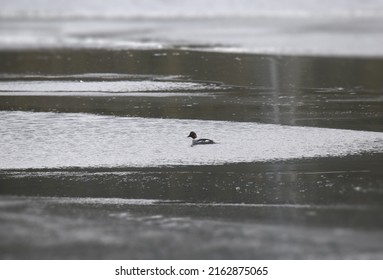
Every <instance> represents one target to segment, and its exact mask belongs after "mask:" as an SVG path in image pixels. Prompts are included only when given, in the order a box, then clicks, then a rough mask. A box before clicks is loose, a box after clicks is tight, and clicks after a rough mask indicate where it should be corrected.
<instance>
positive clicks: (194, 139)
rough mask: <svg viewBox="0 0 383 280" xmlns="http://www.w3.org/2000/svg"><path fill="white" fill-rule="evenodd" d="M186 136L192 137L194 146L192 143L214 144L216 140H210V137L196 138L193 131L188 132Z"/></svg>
mask: <svg viewBox="0 0 383 280" xmlns="http://www.w3.org/2000/svg"><path fill="white" fill-rule="evenodd" d="M188 137H191V138H192V139H193V140H192V146H194V145H206V144H216V142H214V141H213V140H210V139H206V138H200V139H197V134H196V133H195V132H194V131H192V132H190V134H189V136H188Z"/></svg>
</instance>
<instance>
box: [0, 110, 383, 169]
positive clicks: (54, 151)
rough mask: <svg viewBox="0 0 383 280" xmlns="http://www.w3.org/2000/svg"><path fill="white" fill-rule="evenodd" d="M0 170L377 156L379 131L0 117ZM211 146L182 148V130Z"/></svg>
mask: <svg viewBox="0 0 383 280" xmlns="http://www.w3.org/2000/svg"><path fill="white" fill-rule="evenodd" d="M0 127H1V129H0V136H1V138H0V139H1V142H0V147H1V149H0V157H1V158H2V160H1V164H0V168H1V169H18V168H21V169H27V168H60V167H145V166H147V167H150V166H168V165H200V164H205V165H206V164H209V165H211V164H227V163H238V162H257V161H272V160H287V159H297V158H310V157H328V156H333V157H336V156H338V157H339V156H346V155H352V154H358V153H368V152H369V153H371V152H376V153H381V152H382V151H383V133H381V132H363V131H351V130H340V129H325V128H313V127H296V126H295V127H292V126H281V125H272V124H259V123H246V122H225V121H206V120H177V119H154V118H153V119H145V118H129V117H111V116H94V115H90V114H58V113H27V112H6V111H3V112H0ZM192 130H193V131H197V133H199V132H201V136H205V135H206V136H209V137H211V138H213V139H215V140H216V141H217V142H218V144H215V145H202V146H194V147H190V144H191V141H190V138H189V139H188V138H186V136H187V135H188V132H189V131H192Z"/></svg>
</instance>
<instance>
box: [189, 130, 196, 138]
mask: <svg viewBox="0 0 383 280" xmlns="http://www.w3.org/2000/svg"><path fill="white" fill-rule="evenodd" d="M188 137H191V138H193V139H196V138H197V134H196V133H195V132H194V131H192V132H190V133H189V136H188Z"/></svg>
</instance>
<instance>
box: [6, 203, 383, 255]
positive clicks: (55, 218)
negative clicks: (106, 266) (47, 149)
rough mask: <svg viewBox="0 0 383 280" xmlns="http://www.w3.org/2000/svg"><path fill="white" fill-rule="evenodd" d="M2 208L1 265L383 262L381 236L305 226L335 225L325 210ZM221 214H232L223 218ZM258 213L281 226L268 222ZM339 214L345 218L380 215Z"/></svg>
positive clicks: (170, 205) (80, 205)
mask: <svg viewBox="0 0 383 280" xmlns="http://www.w3.org/2000/svg"><path fill="white" fill-rule="evenodd" d="M0 207H1V210H2V211H1V212H0V213H1V214H0V220H1V222H2V224H3V225H4V224H5V225H6V227H4V226H2V227H1V229H0V232H1V234H2V236H5V238H2V239H1V242H0V246H1V248H2V251H1V252H2V253H1V255H2V258H13V259H19V258H42V259H66V258H76V259H87V258H90V259H93V258H102V259H152V258H156V259H183V258H190V259H195V258H196V259H201V258H202V259H222V258H224V259H265V258H266V259H269V258H270V259H349V258H352V259H379V258H382V251H383V248H382V245H381V244H382V242H381V241H382V230H381V229H377V228H371V229H370V230H368V231H364V230H359V229H357V230H355V229H352V228H348V227H343V226H342V225H343V223H340V224H338V226H337V227H332V226H323V225H322V226H321V227H317V226H315V225H312V226H310V227H307V226H306V225H305V224H302V221H303V220H305V219H307V218H308V217H311V218H312V217H314V218H316V219H319V220H321V219H323V220H331V219H329V217H328V209H326V208H323V209H321V208H320V207H310V206H306V207H294V206H293V207H289V206H287V207H286V206H284V205H279V206H278V205H274V206H271V207H270V206H267V205H263V206H262V205H259V206H255V207H253V206H251V205H249V206H242V205H225V204H224V205H221V206H215V205H209V204H205V205H201V204H200V205H187V204H183V203H171V202H167V201H142V200H123V199H78V198H26V197H1V200H0ZM222 212H224V213H232V215H231V216H230V217H229V218H228V217H223V216H222V217H219V216H218V218H217V214H215V213H222ZM259 212H268V216H269V217H268V218H269V219H270V218H273V220H274V222H273V223H272V224H269V223H264V222H263V221H262V218H261V217H260V215H259ZM339 212H340V213H341V215H340V216H339V217H337V218H338V219H339V218H340V219H342V218H343V219H344V218H346V219H347V217H348V216H349V215H354V214H355V213H360V212H365V213H366V214H367V215H375V214H376V213H379V212H376V211H375V210H374V209H368V208H367V209H362V210H360V209H359V210H358V211H355V209H352V208H349V209H347V208H346V209H343V210H339V211H338V214H339ZM249 213H251V214H252V215H253V216H251V215H249ZM243 215H245V216H246V217H247V218H246V219H245V221H244V220H243V218H241V219H240V220H241V221H238V218H239V217H241V216H243ZM293 217H294V218H293ZM297 217H300V218H301V219H302V220H301V221H300V222H299V221H298V220H297V219H296V218H297ZM281 218H283V219H284V220H281ZM31 227H33V231H30V230H29V229H30V228H31ZM5 230H6V231H10V232H12V235H8V234H4V233H5V232H3V231H5ZM31 239H32V240H33V241H34V242H29V240H31ZM334 244H336V250H334ZM148 248H151V250H148Z"/></svg>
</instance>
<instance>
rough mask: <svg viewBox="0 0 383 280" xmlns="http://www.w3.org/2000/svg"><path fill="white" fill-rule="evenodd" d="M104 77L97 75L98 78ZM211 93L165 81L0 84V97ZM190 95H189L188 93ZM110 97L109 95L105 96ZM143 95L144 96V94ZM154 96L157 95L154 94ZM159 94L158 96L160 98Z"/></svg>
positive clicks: (205, 86)
mask: <svg viewBox="0 0 383 280" xmlns="http://www.w3.org/2000/svg"><path fill="white" fill-rule="evenodd" d="M102 77H103V76H102V75H100V77H99V78H102ZM209 89H214V86H213V85H210V86H209V85H208V84H201V83H191V82H176V81H172V82H170V81H169V82H166V81H110V82H108V81H92V82H89V81H87V82H84V81H82V80H79V81H24V82H17V83H15V82H0V95H4V96H9V95H11V96H17V95H20V96H26V95H32V96H52V95H53V96H74V95H80V96H81V95H85V96H87V95H88V96H111V93H115V94H118V95H117V96H126V95H132V94H134V93H137V92H141V94H140V96H172V95H182V91H183V92H185V91H189V94H191V93H192V92H197V91H202V90H209ZM177 91H178V92H177ZM190 91H192V92H190ZM106 93H109V94H106ZM145 93H146V94H145ZM154 93H156V94H154ZM160 93H161V94H160Z"/></svg>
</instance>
